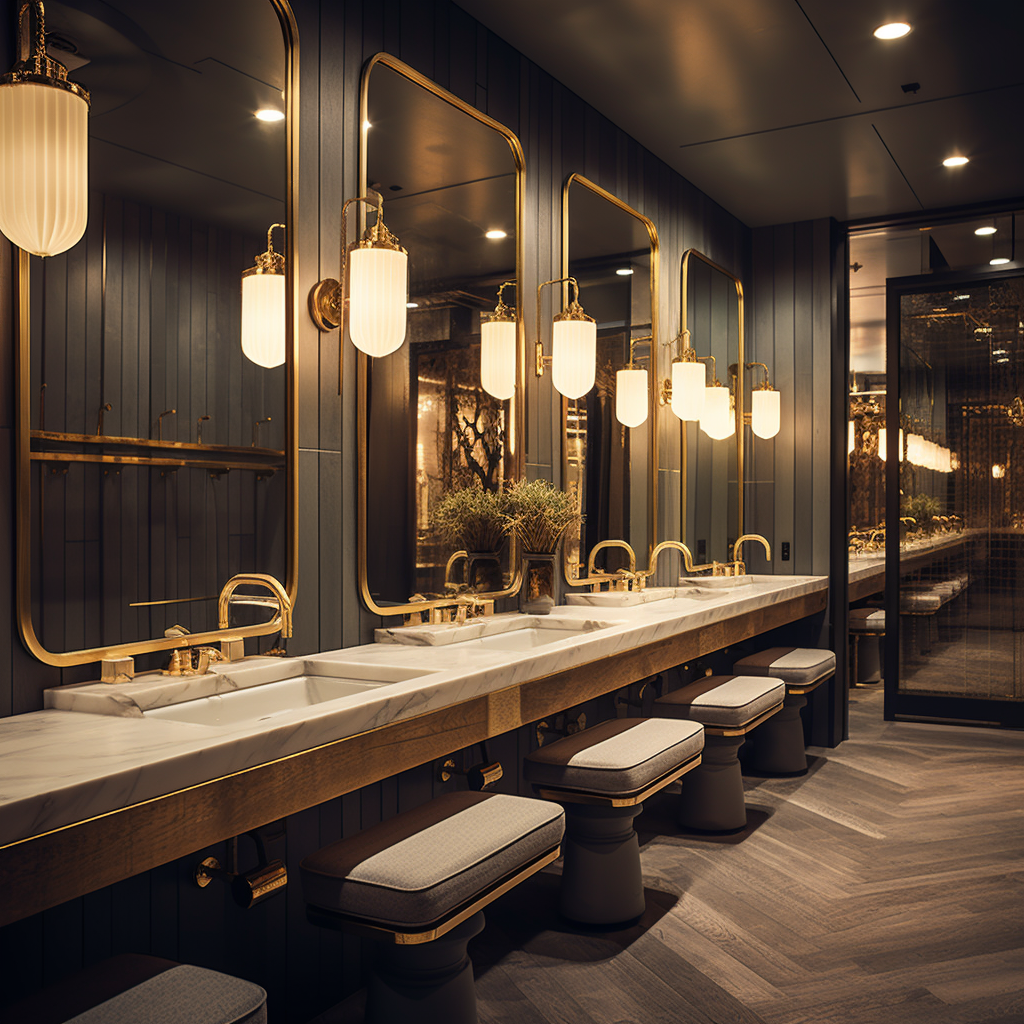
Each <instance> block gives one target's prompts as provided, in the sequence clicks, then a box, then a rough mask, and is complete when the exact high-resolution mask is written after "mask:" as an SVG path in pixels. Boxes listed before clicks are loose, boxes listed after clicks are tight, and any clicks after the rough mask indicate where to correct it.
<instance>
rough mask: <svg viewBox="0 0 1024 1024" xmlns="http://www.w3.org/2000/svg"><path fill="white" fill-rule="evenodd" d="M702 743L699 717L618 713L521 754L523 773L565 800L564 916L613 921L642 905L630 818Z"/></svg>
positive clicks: (635, 913) (542, 790)
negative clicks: (666, 718)
mask: <svg viewBox="0 0 1024 1024" xmlns="http://www.w3.org/2000/svg"><path fill="white" fill-rule="evenodd" d="M703 747H704V728H703V726H702V725H701V724H700V723H698V722H671V721H661V720H658V719H651V718H613V719H611V720H610V721H607V722H601V723H600V724H598V725H595V726H593V727H592V728H590V729H587V730H585V731H584V732H580V733H576V734H575V735H573V736H566V737H565V738H564V739H560V740H556V741H555V742H554V743H549V744H547V745H545V746H543V747H541V748H540V749H538V750H535V751H533V752H532V753H531V754H529V755H528V756H527V757H526V758H525V759H524V761H523V777H524V778H525V779H526V780H527V781H528V782H532V783H533V785H534V788H535V789H536V790H537V792H538V793H539V795H541V796H543V797H545V798H547V799H548V800H557V801H559V802H561V803H563V804H565V811H566V833H565V843H564V852H565V865H564V868H563V871H562V885H561V889H560V891H559V907H560V909H561V912H562V913H563V914H564V915H565V916H566V917H568V918H571V919H572V920H574V921H583V922H585V923H587V924H604V925H610V924H617V923H619V922H622V921H628V920H632V919H633V918H636V917H639V916H640V915H641V914H642V913H643V912H644V906H645V903H644V889H643V879H642V876H641V870H640V845H639V842H638V841H637V837H636V832H635V831H634V829H633V819H634V818H635V817H636V816H637V815H638V814H639V813H640V812H641V811H642V810H643V803H642V801H643V800H645V799H646V798H647V797H648V796H650V795H652V794H654V793H656V792H657V791H658V790H660V789H663V788H664V787H665V786H667V785H668V784H669V783H670V782H674V781H675V780H676V779H678V778H680V777H681V776H683V775H685V774H686V773H687V772H689V771H691V770H692V769H694V768H696V767H697V765H699V764H700V758H701V751H702V749H703Z"/></svg>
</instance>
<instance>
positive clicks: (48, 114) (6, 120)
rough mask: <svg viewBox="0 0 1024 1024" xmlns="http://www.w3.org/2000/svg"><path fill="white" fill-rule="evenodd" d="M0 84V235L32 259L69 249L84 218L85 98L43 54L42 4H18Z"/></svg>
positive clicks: (81, 229) (81, 230)
mask: <svg viewBox="0 0 1024 1024" xmlns="http://www.w3.org/2000/svg"><path fill="white" fill-rule="evenodd" d="M18 30H19V46H18V57H19V59H18V61H17V62H16V63H15V65H14V67H13V68H12V69H11V70H10V71H9V72H8V73H7V74H6V75H4V76H3V77H2V78H0V125H2V126H3V127H2V131H0V231H2V232H3V233H4V234H5V235H6V236H7V237H8V238H9V239H10V240H11V241H12V242H13V243H14V244H15V245H17V246H19V247H20V248H22V249H24V250H25V251H26V252H30V253H34V254H35V255H36V256H55V255H56V254H57V253H61V252H65V251H67V250H68V249H70V248H71V247H72V246H73V245H74V244H75V243H76V242H77V241H78V240H79V239H80V238H81V237H82V235H83V234H84V233H85V225H86V220H87V217H88V210H89V201H88V150H89V130H88V115H89V93H88V92H87V91H86V90H85V89H83V88H82V87H81V86H80V85H77V84H75V83H74V82H69V81H68V72H67V68H65V67H64V65H63V64H60V63H59V62H57V61H55V60H53V58H51V57H48V56H47V55H46V29H45V25H44V21H43V5H42V4H41V3H39V2H38V0H35V2H32V3H26V4H23V5H22V7H21V11H20V13H19V16H18Z"/></svg>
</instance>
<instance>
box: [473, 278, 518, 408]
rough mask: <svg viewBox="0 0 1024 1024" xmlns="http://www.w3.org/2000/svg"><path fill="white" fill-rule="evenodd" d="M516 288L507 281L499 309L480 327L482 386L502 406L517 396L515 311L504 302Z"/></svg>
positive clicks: (499, 294) (500, 290)
mask: <svg viewBox="0 0 1024 1024" xmlns="http://www.w3.org/2000/svg"><path fill="white" fill-rule="evenodd" d="M515 285H516V283H515V281H506V282H505V283H504V284H503V285H502V286H501V287H500V288H499V289H498V305H497V306H496V307H495V309H494V312H493V313H488V314H486V317H487V318H486V319H485V320H484V321H483V323H482V324H481V325H480V384H481V386H482V387H483V389H484V391H486V392H487V393H488V394H489V395H492V396H493V397H494V398H497V399H498V400H499V401H502V402H504V401H505V400H506V399H508V398H511V397H512V396H513V395H514V394H515V393H516V333H517V332H516V311H515V307H513V306H506V305H505V302H504V300H503V299H502V292H503V291H504V290H505V289H506V288H509V287H512V288H514V287H515Z"/></svg>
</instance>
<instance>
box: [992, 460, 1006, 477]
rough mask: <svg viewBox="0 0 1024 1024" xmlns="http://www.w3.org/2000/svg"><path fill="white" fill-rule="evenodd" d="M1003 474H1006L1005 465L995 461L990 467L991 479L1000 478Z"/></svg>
mask: <svg viewBox="0 0 1024 1024" xmlns="http://www.w3.org/2000/svg"><path fill="white" fill-rule="evenodd" d="M1004 476H1006V467H1005V466H1004V465H1003V464H1002V463H1001V462H997V463H996V464H995V465H994V466H993V467H992V479H993V480H1002V479H1003V477H1004Z"/></svg>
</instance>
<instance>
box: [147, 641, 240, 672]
mask: <svg viewBox="0 0 1024 1024" xmlns="http://www.w3.org/2000/svg"><path fill="white" fill-rule="evenodd" d="M193 653H194V654H196V655H197V657H196V658H195V659H193V657H192V655H193ZM228 660H229V659H228V656H227V655H226V654H223V653H221V652H220V651H218V650H217V648H216V647H183V648H181V649H180V650H177V651H171V660H170V661H169V662H168V663H167V668H165V669H161V673H162V674H163V675H165V676H203V675H206V673H207V672H209V671H210V662H211V661H228Z"/></svg>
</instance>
